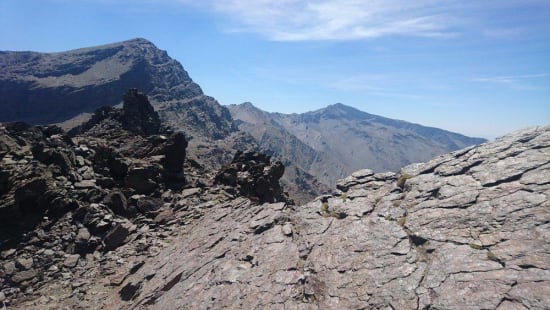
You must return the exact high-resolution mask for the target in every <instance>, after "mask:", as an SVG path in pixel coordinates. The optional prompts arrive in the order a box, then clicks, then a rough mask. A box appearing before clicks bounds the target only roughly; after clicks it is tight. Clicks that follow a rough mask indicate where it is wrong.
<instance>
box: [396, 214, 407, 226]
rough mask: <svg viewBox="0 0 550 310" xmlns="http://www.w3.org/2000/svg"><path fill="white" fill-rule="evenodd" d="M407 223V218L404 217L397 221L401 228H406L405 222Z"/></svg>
mask: <svg viewBox="0 0 550 310" xmlns="http://www.w3.org/2000/svg"><path fill="white" fill-rule="evenodd" d="M406 221H407V218H406V217H404V216H402V217H400V218H399V219H397V225H399V226H405V222H406Z"/></svg>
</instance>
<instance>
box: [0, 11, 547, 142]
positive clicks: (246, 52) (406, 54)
mask: <svg viewBox="0 0 550 310" xmlns="http://www.w3.org/2000/svg"><path fill="white" fill-rule="evenodd" d="M137 37H141V38H146V39H148V40H150V41H151V42H153V43H154V44H155V45H156V46H157V47H159V48H160V49H163V50H166V51H167V52H168V54H169V55H170V56H171V57H173V58H175V59H176V60H178V61H179V62H181V63H182V65H183V66H184V68H185V69H186V70H187V71H188V73H189V75H190V76H191V77H192V78H193V80H194V81H195V82H197V83H198V84H199V85H200V86H201V87H202V89H203V91H204V92H205V93H206V94H207V95H209V96H212V97H214V98H216V99H217V100H218V101H219V102H220V103H221V104H239V103H242V102H252V103H253V104H254V105H256V106H257V107H259V108H261V109H264V110H267V111H270V112H282V113H301V112H305V111H311V110H316V109H320V108H322V107H325V106H327V105H330V104H334V103H338V102H339V103H343V104H346V105H349V106H353V107H355V108H358V109H360V110H363V111H365V112H368V113H372V114H378V115H381V116H385V117H390V118H396V119H401V120H406V121H410V122H414V123H419V124H422V125H427V126H433V127H439V128H443V129H447V130H451V131H456V132H460V133H463V134H466V135H471V136H478V137H484V138H489V139H492V138H495V137H498V136H501V135H504V134H506V133H509V132H511V131H514V130H517V129H519V128H523V127H526V126H533V125H550V0H483V1H479V0H463V1H458V0H456V1H450V0H415V1H410V0H372V1H368V0H316V1H308V0H302V1H299V0H201V1H199V0H194V1H192V0H1V1H0V50H15V51H21V50H32V51H40V52H56V51H64V50H70V49H75V48H80V47H87V46H95V45H102V44H107V43H111V42H117V41H124V40H128V39H132V38H137Z"/></svg>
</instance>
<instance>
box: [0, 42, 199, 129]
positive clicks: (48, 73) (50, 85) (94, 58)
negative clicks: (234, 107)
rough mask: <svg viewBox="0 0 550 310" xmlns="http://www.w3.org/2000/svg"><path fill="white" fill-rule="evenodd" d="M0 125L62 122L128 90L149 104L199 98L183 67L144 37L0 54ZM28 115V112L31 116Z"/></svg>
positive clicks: (110, 101) (116, 101)
mask: <svg viewBox="0 0 550 310" xmlns="http://www.w3.org/2000/svg"><path fill="white" fill-rule="evenodd" d="M0 63H2V64H7V65H6V66H5V67H3V70H0V85H1V86H2V87H0V97H1V98H2V99H3V100H2V101H3V102H2V106H1V108H2V109H0V122H1V121H15V120H18V121H19V120H20V121H26V122H29V123H34V124H41V123H42V124H43V123H56V122H62V121H66V120H68V119H71V118H73V117H75V116H77V115H79V114H81V113H84V112H93V111H94V110H95V109H97V108H99V107H100V106H103V105H106V106H114V105H116V104H119V103H120V102H121V100H120V95H121V94H123V93H125V92H126V90H127V89H129V88H137V89H140V90H141V91H143V92H144V93H145V95H147V96H148V97H149V98H150V100H151V103H152V104H153V105H154V106H156V107H157V108H158V104H159V103H161V102H167V101H171V102H174V101H178V100H188V99H192V98H195V97H198V96H202V95H203V93H202V90H201V88H200V87H199V86H198V85H197V84H195V83H194V82H193V81H192V80H191V78H190V77H189V75H188V74H187V72H186V71H185V70H184V68H183V67H182V65H181V64H180V63H179V62H177V61H176V60H174V59H172V58H170V57H169V56H168V54H167V53H166V52H165V51H163V50H160V49H158V48H157V47H156V46H155V45H154V44H153V43H152V42H150V41H148V40H146V39H144V38H134V39H130V40H127V41H122V42H115V43H110V44H105V45H101V46H93V47H86V48H81V49H76V50H70V51H64V52H58V53H36V52H8V53H0ZM29 111H32V113H29Z"/></svg>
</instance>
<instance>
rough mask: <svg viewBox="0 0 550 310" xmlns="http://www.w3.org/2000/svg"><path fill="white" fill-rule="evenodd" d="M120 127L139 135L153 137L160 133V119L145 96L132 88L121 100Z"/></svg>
mask: <svg viewBox="0 0 550 310" xmlns="http://www.w3.org/2000/svg"><path fill="white" fill-rule="evenodd" d="M121 124H122V127H123V128H124V129H126V130H128V131H131V132H133V133H136V134H141V135H154V134H158V133H159V131H160V118H159V115H158V114H157V113H156V112H155V109H153V106H151V104H150V103H149V100H148V99H147V96H146V95H145V94H143V93H140V92H138V90H137V89H135V88H132V89H130V90H128V92H126V94H125V95H124V97H123V99H122V117H121Z"/></svg>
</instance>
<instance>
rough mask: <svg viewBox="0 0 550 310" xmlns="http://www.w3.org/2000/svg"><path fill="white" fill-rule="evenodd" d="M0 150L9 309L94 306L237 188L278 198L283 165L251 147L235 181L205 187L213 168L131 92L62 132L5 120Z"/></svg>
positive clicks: (2, 276) (0, 299)
mask: <svg viewBox="0 0 550 310" xmlns="http://www.w3.org/2000/svg"><path fill="white" fill-rule="evenodd" d="M0 146H1V147H2V149H1V150H2V153H1V157H0V163H1V165H0V293H1V295H0V307H3V306H4V305H7V306H9V307H10V309H11V308H16V309H17V308H22V309H28V308H52V309H54V308H71V309H75V308H97V307H101V305H102V304H103V303H105V297H106V296H107V295H106V294H107V293H108V292H109V291H110V290H112V289H114V290H115V291H118V290H119V289H120V285H121V284H122V283H123V282H124V281H125V280H126V278H127V277H128V276H129V275H131V274H133V273H135V272H137V270H138V269H139V268H141V267H142V266H143V264H144V262H145V261H146V260H147V259H148V258H150V257H154V256H156V255H157V254H158V253H160V250H161V249H162V248H163V247H166V246H168V245H169V244H170V243H172V242H173V241H174V240H176V239H177V238H178V236H179V234H180V232H181V227H182V226H183V225H189V224H190V223H192V222H193V223H194V222H197V220H198V219H199V218H201V217H202V216H203V215H204V213H206V212H207V211H206V210H207V209H208V208H211V207H213V206H216V205H218V204H220V203H225V202H227V201H232V200H233V199H235V198H236V196H237V195H240V193H239V190H243V191H244V192H245V193H246V194H247V195H250V196H255V197H258V198H255V199H262V200H269V201H275V200H277V201H280V200H282V199H283V198H284V196H282V189H281V188H280V185H279V184H278V179H279V178H280V176H281V174H282V173H283V171H284V167H282V165H281V164H280V163H278V162H275V163H270V160H269V157H268V156H265V155H262V154H257V153H254V154H252V153H251V154H246V155H243V156H240V155H239V156H236V158H237V159H238V160H236V163H235V164H236V165H237V162H238V163H241V164H243V165H249V166H248V168H246V169H243V170H242V172H243V173H244V174H247V173H249V177H248V178H245V179H242V180H240V181H243V182H240V183H239V186H243V187H242V188H240V187H238V189H239V190H235V189H234V188H232V187H230V186H217V185H214V184H213V182H214V177H215V170H214V169H206V168H204V167H202V166H201V165H199V164H198V163H196V162H194V161H193V160H189V159H187V160H186V148H187V140H186V138H185V135H184V134H183V133H182V132H172V131H171V130H169V129H168V128H166V126H164V125H163V124H160V121H159V118H158V115H157V113H156V112H155V111H154V110H153V108H152V106H151V105H150V104H149V101H148V99H147V97H146V96H145V95H144V94H142V93H140V92H138V91H137V90H135V89H131V90H129V91H128V92H127V93H126V95H125V96H124V105H123V107H122V109H117V108H112V107H106V108H100V109H99V110H97V111H96V112H95V113H94V116H93V117H92V118H91V119H90V121H88V122H86V123H85V124H83V125H82V126H80V127H79V128H76V129H74V130H72V131H71V132H70V134H67V133H65V132H64V131H63V130H62V129H61V128H59V127H56V126H30V125H28V124H25V123H20V122H19V123H7V124H3V125H2V126H1V127H0ZM239 154H241V155H242V153H239ZM241 157H242V158H241ZM240 167H241V168H243V167H244V166H240ZM184 172H185V173H184ZM255 178H258V179H259V180H256V179H255ZM262 180H263V181H262ZM236 185H237V184H236ZM245 187H246V188H245ZM256 204H257V203H256ZM99 279H103V280H99ZM107 282H108V283H107ZM95 285H100V286H102V288H99V290H97V291H96V290H95V288H94V289H92V287H94V286H95ZM89 289H92V291H89ZM133 289H135V288H134V287H132V286H131V285H127V284H126V285H125V286H124V287H123V293H122V295H121V296H122V298H123V299H127V300H129V299H128V298H129V296H132V290H133ZM91 292H94V293H91ZM37 297H40V298H39V299H37Z"/></svg>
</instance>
